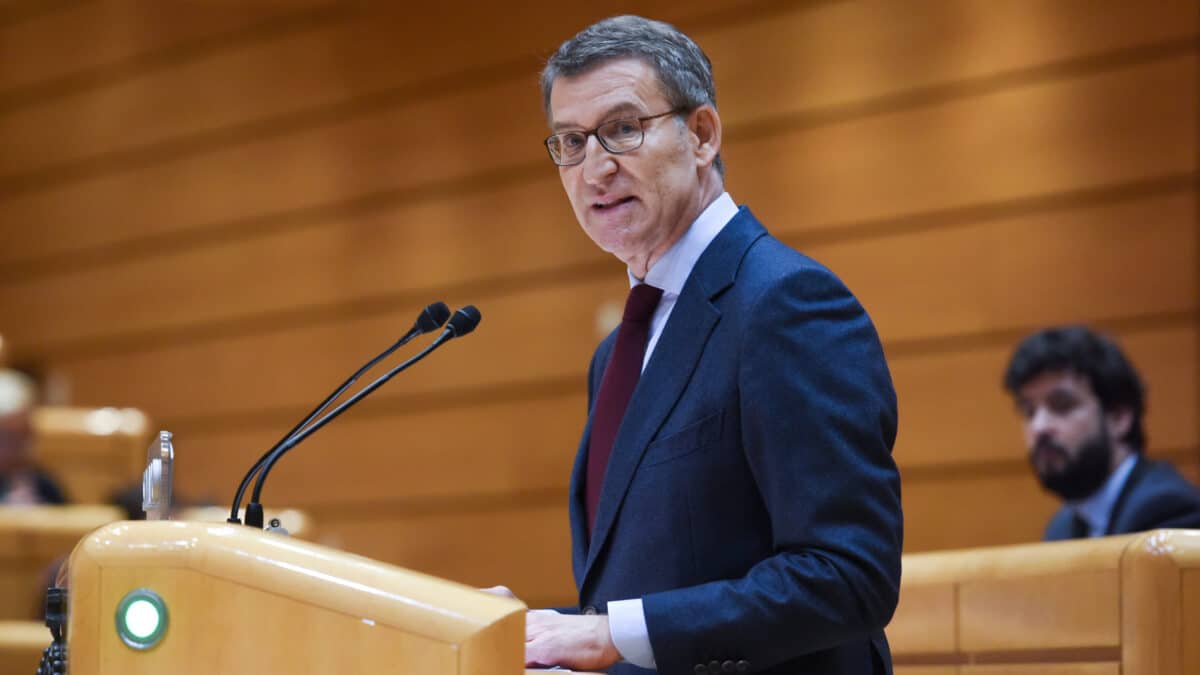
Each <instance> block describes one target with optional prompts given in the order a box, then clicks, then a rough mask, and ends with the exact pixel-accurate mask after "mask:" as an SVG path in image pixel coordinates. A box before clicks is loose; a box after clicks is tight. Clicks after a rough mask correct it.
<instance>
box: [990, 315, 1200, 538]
mask: <svg viewBox="0 0 1200 675" xmlns="http://www.w3.org/2000/svg"><path fill="white" fill-rule="evenodd" d="M1004 386H1005V388H1007V389H1008V391H1009V392H1010V393H1011V394H1012V395H1013V397H1014V398H1015V399H1016V404H1017V410H1018V411H1019V412H1020V414H1021V417H1022V418H1023V425H1024V432H1025V444H1026V446H1027V447H1028V448H1029V462H1030V464H1031V465H1032V466H1033V470H1034V472H1035V473H1036V474H1037V477H1038V480H1040V481H1041V483H1042V485H1043V486H1044V487H1045V488H1046V489H1047V490H1049V491H1051V492H1053V493H1054V494H1056V495H1058V496H1059V497H1061V498H1062V499H1063V501H1064V502H1066V503H1065V504H1064V505H1063V507H1062V508H1061V509H1059V510H1058V512H1057V513H1055V514H1054V517H1053V518H1051V520H1050V524H1049V525H1048V526H1047V527H1046V533H1045V537H1044V538H1045V539H1047V540H1057V539H1072V538H1078V537H1089V536H1090V537H1099V536H1103V535H1107V534H1125V533H1128V532H1141V531H1144V530H1153V529H1156V528H1160V527H1200V488H1197V487H1196V486H1194V485H1192V484H1191V483H1189V482H1188V481H1187V480H1185V479H1184V478H1183V476H1180V475H1179V472H1177V471H1176V470H1175V468H1174V467H1172V466H1171V465H1170V464H1167V463H1166V462H1156V461H1154V460H1151V459H1147V458H1146V457H1145V456H1144V455H1143V451H1144V450H1145V447H1146V437H1145V432H1144V431H1143V430H1142V415H1143V414H1144V412H1145V393H1144V389H1143V387H1142V382H1141V378H1139V377H1138V373H1137V371H1136V370H1134V369H1133V366H1132V365H1130V363H1129V361H1128V360H1127V359H1126V358H1125V355H1124V354H1122V353H1121V350H1120V349H1119V348H1118V347H1117V345H1116V344H1114V343H1113V342H1112V341H1111V340H1109V339H1108V338H1106V337H1104V336H1103V335H1099V334H1097V333H1095V332H1093V331H1091V330H1089V329H1087V328H1085V327H1083V326H1069V327H1063V328H1051V329H1048V330H1044V331H1041V332H1039V333H1036V334H1034V335H1032V336H1030V337H1028V338H1026V339H1025V341H1024V342H1022V343H1021V344H1020V345H1019V346H1018V347H1017V350H1016V352H1015V353H1014V354H1013V357H1012V361H1011V362H1010V363H1009V365H1008V370H1007V372H1006V373H1005V375H1004Z"/></svg>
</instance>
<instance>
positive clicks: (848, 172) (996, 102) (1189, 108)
mask: <svg viewBox="0 0 1200 675" xmlns="http://www.w3.org/2000/svg"><path fill="white" fill-rule="evenodd" d="M1196 76H1197V75H1196V54H1195V51H1194V50H1192V51H1190V52H1188V53H1185V54H1182V55H1178V56H1172V57H1169V58H1165V59H1162V60H1157V61H1153V62H1151V63H1148V64H1138V65H1133V66H1126V67H1121V68H1116V69H1112V70H1107V71H1104V72H1102V73H1098V74H1094V75H1087V76H1083V77H1078V78H1073V79H1068V80H1065V81H1051V82H1037V83H1034V84H1029V85H1024V86H1014V87H1011V88H1006V89H1003V90H1001V91H998V92H995V93H989V94H986V95H980V96H972V97H967V98H961V99H954V100H951V101H949V102H945V103H937V104H933V105H928V106H921V107H918V108H915V109H912V110H902V111H898V112H892V113H885V114H879V115H871V116H866V117H861V118H859V117H851V118H849V119H845V120H842V121H837V122H835V123H831V124H828V125H823V126H819V127H817V128H813V129H807V128H804V127H799V128H785V129H781V130H776V129H774V128H772V127H767V128H765V129H762V130H754V133H751V129H747V130H745V131H743V132H742V134H741V135H739V133H738V129H736V128H734V129H730V130H729V133H728V137H727V148H728V150H727V151H726V152H725V153H724V154H725V159H726V161H727V162H728V164H729V166H730V167H734V168H731V169H730V170H729V184H730V186H731V189H732V190H733V191H734V192H735V193H736V194H737V195H738V199H739V200H742V201H745V202H746V203H749V204H754V205H755V206H756V210H757V211H758V212H759V214H760V215H761V216H764V217H766V219H767V222H772V223H781V224H783V225H784V227H793V225H792V223H795V224H796V225H795V226H796V227H799V226H804V227H807V228H822V229H828V228H835V227H846V226H852V225H857V224H861V223H862V222H863V221H875V220H882V219H895V218H897V217H898V216H905V215H907V216H914V215H916V214H923V215H926V216H932V215H933V214H937V213H939V212H942V211H945V210H950V209H963V208H966V207H968V206H970V205H980V204H996V203H1004V202H1007V201H1011V200H1028V199H1031V198H1035V197H1039V196H1044V195H1047V194H1055V193H1064V192H1075V191H1086V190H1097V189H1111V188H1112V187H1114V186H1117V185H1121V184H1123V183H1127V182H1137V181H1146V180H1151V179H1156V178H1161V177H1163V176H1173V175H1180V174H1190V173H1191V172H1193V171H1194V170H1195V166H1196V153H1195V151H1194V147H1195V143H1196V125H1195V120H1196V115H1197V106H1196V91H1195V89H1194V88H1193V87H1192V84H1193V83H1194V82H1195V80H1196ZM1134 101H1136V104H1134ZM1147 119H1153V120H1154V121H1155V124H1153V125H1150V124H1146V120H1147ZM930 129H936V130H937V133H928V132H929V130H930ZM754 136H760V137H758V138H754ZM743 139H745V142H742V140H743ZM756 166H757V167H764V168H765V167H770V170H768V171H756V172H752V173H749V174H748V175H747V176H746V179H747V180H744V181H743V180H742V177H741V176H739V171H746V169H742V168H741V167H756ZM898 167H904V170H903V171H899V170H898Z"/></svg>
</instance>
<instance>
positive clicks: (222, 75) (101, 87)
mask: <svg viewBox="0 0 1200 675" xmlns="http://www.w3.org/2000/svg"><path fill="white" fill-rule="evenodd" d="M422 7H423V8H422V9H412V8H407V9H404V10H401V9H399V6H398V5H393V4H392V3H373V4H371V3H362V4H358V3H349V2H323V1H322V0H305V1H303V2H282V1H279V2H252V3H210V2H200V1H199V0H195V1H180V2H170V3H164V2H150V1H149V0H145V1H142V2H133V1H131V0H93V1H90V2H87V1H84V2H61V3H59V2H10V3H6V4H3V5H0V332H3V333H4V335H5V336H6V338H7V339H8V340H9V345H10V347H12V349H13V351H14V354H13V355H14V358H18V359H21V360H35V361H39V362H41V363H43V364H45V365H46V366H48V367H50V368H52V369H54V370H55V371H56V372H59V373H61V374H63V375H64V376H65V377H67V378H68V380H69V382H70V384H71V387H72V392H73V400H74V402H76V403H80V404H88V405H90V404H114V405H132V406H139V407H142V408H144V409H145V410H146V411H148V412H149V413H150V414H151V415H153V416H154V418H155V419H156V420H158V422H159V423H160V424H161V425H162V426H164V427H165V428H169V429H171V430H172V431H174V432H175V433H176V441H177V449H178V453H179V458H178V471H179V488H180V490H182V491H184V492H187V493H188V494H192V495H196V496H209V497H212V498H213V499H216V500H219V501H223V502H224V501H228V499H229V498H230V496H231V494H232V490H233V487H234V485H235V483H236V480H237V478H238V477H239V476H240V474H241V472H242V471H243V470H244V469H245V468H246V466H247V465H248V464H249V463H250V462H251V461H252V460H253V458H254V457H256V456H257V455H258V454H259V453H260V452H261V451H262V450H263V449H265V448H266V447H268V446H269V445H270V444H271V443H272V442H274V441H275V440H276V439H277V437H278V436H279V435H281V434H282V433H283V432H284V431H286V430H287V429H288V428H290V426H291V424H292V423H293V422H294V421H295V420H296V419H297V418H298V417H300V416H301V415H302V414H303V413H304V412H305V411H306V410H307V409H308V407H309V406H311V405H312V404H313V403H315V402H316V401H317V400H319V399H320V398H321V397H322V396H323V395H324V394H325V393H326V392H327V391H328V389H329V388H330V387H332V386H334V385H335V384H336V383H337V382H339V381H341V379H342V378H343V377H344V376H345V375H346V374H348V373H349V372H351V371H352V370H354V369H355V368H357V367H358V365H359V364H360V363H361V362H362V361H365V360H366V359H367V358H368V357H369V356H370V355H372V354H373V353H375V352H377V351H378V350H380V349H382V348H383V347H384V346H386V344H387V343H388V342H389V340H391V339H393V338H394V337H395V336H396V335H398V334H399V333H401V332H402V331H403V330H404V329H406V328H407V326H408V325H409V324H410V322H411V320H412V317H413V316H414V314H415V313H416V311H417V310H418V309H419V308H420V307H422V306H423V305H424V304H426V303H427V302H429V301H431V300H435V299H444V300H446V301H447V302H449V303H451V304H452V305H460V304H464V303H467V302H472V303H475V304H477V305H479V307H480V308H481V309H482V310H483V313H484V320H483V323H482V325H481V326H480V329H479V331H478V333H477V334H476V335H472V336H471V337H469V338H467V339H466V340H463V341H462V342H460V343H457V344H451V345H448V346H447V347H446V349H445V350H444V352H443V353H441V354H439V355H437V356H436V357H434V358H433V359H431V360H430V361H428V362H426V363H424V364H422V365H420V366H418V367H417V368H415V369H413V370H412V371H410V372H409V373H407V374H406V375H405V376H402V379H399V380H397V381H395V382H393V383H392V384H391V385H389V386H388V388H386V389H385V390H383V391H381V392H380V393H379V395H377V396H376V397H374V398H373V399H371V400H370V401H368V402H367V403H366V404H365V405H363V406H360V407H359V408H357V409H356V410H354V411H352V412H350V413H348V414H347V415H346V416H345V417H344V418H343V419H341V420H339V421H338V422H337V423H335V424H334V425H332V426H330V427H329V428H328V429H326V430H323V431H322V432H320V433H319V434H318V435H316V436H314V437H313V438H312V440H311V441H310V442H309V443H308V444H307V445H306V446H305V447H303V448H302V449H301V450H299V451H297V452H296V453H294V454H293V455H291V456H289V457H288V458H287V460H285V461H284V462H282V463H281V464H280V465H279V468H278V469H277V470H276V472H275V473H274V474H273V478H272V481H271V483H270V486H269V488H268V490H267V492H266V493H265V494H264V501H266V502H267V503H268V504H271V503H274V504H287V505H293V506H301V507H305V508H308V509H310V510H311V511H312V512H313V513H314V515H315V516H316V518H318V519H319V522H320V524H321V528H322V531H323V532H329V533H331V534H332V535H333V537H334V538H335V540H334V541H335V543H337V544H339V545H341V546H344V547H345V548H347V549H350V550H353V551H356V552H360V553H363V554H366V555H370V556H374V557H378V558H381V559H384V560H387V561H390V562H395V563H398V564H401V565H406V566H411V567H414V568H417V569H420V570H423V571H428V572H432V573H435V574H440V575H443V576H448V577H451V578H455V579H458V580H462V581H465V582H468V583H476V584H483V583H498V582H505V583H509V584H510V585H513V586H514V587H515V588H516V589H517V591H518V592H520V593H522V594H523V595H525V596H526V597H527V598H528V599H529V600H530V601H531V602H534V603H542V602H555V601H569V598H570V596H571V581H570V577H569V571H568V535H567V526H566V515H565V503H566V481H567V475H568V472H569V470H570V465H571V461H572V455H573V453H574V450H575V446H576V442H577V435H578V431H579V428H580V426H581V424H582V422H583V418H584V413H585V409H584V408H585V394H584V390H583V387H584V375H585V372H586V368H587V361H588V357H589V355H590V353H591V349H592V347H593V346H594V343H595V341H596V340H597V338H598V335H597V329H596V317H597V313H598V310H599V309H600V308H601V307H602V306H605V305H608V304H609V303H613V302H620V300H621V298H622V297H623V293H624V290H623V286H624V279H623V276H624V275H623V271H622V268H621V266H620V265H619V263H617V262H616V261H614V260H613V259H611V258H608V257H606V256H605V255H603V254H601V253H599V252H597V251H596V250H595V249H594V247H593V246H592V245H591V243H590V242H589V241H588V240H587V238H586V237H585V236H584V235H582V234H581V233H580V231H579V229H578V227H577V226H576V224H575V222H574V219H573V217H572V215H571V212H570V209H569V207H568V205H567V203H566V200H565V198H564V197H563V195H562V193H561V188H560V187H559V185H558V182H557V176H556V172H555V170H554V169H553V167H552V166H551V165H550V164H549V162H548V160H547V159H546V157H545V154H544V150H543V149H542V148H541V147H540V145H539V141H540V139H541V138H542V137H543V136H544V135H545V133H546V132H545V129H544V124H543V122H542V120H541V118H540V102H539V100H538V93H537V89H536V72H537V69H538V66H539V63H540V61H541V59H544V58H545V56H546V55H547V54H548V53H549V52H550V51H551V50H552V49H553V47H554V46H555V45H556V44H557V43H558V42H559V41H560V40H562V39H563V38H565V37H567V36H569V35H570V34H571V33H572V32H574V31H575V30H577V29H578V28H580V27H582V26H583V25H585V24H586V23H588V22H589V21H591V20H593V19H596V18H599V17H600V16H601V14H600V13H599V12H597V11H596V10H592V9H587V8H586V7H584V6H583V4H582V3H559V2H554V3H552V2H530V3H484V2H477V3H440V4H438V3H426V4H424V5H422ZM606 11H639V12H641V13H645V14H649V15H653V16H656V17H659V18H665V19H668V20H672V21H675V22H677V23H678V24H679V25H680V27H681V28H683V29H684V30H686V31H688V32H690V33H691V34H692V35H693V36H694V37H695V38H697V40H698V41H699V42H700V43H701V45H702V46H703V47H704V48H705V49H706V51H707V52H708V53H709V55H710V56H711V57H712V60H713V61H714V64H715V67H716V71H717V77H718V95H719V102H720V107H721V112H722V117H723V119H724V122H725V125H726V147H725V152H724V155H725V158H726V163H727V165H728V170H729V174H728V176H729V181H728V184H729V189H730V191H731V192H732V193H733V195H734V197H735V199H737V200H738V201H739V202H743V203H747V204H749V205H751V207H752V208H753V209H754V210H755V212H756V213H757V214H758V216H759V217H760V218H761V219H762V220H764V222H766V223H767V224H768V226H769V227H770V228H771V229H772V231H773V232H774V233H775V234H776V235H778V236H780V237H781V238H783V239H784V240H786V241H788V242H789V243H791V244H792V245H794V246H796V247H797V248H799V249H801V250H803V251H805V252H807V253H809V254H811V255H813V256H814V257H816V258H817V259H819V260H821V261H823V262H824V263H826V264H827V265H829V266H830V267H832V268H833V269H834V270H835V271H836V272H838V273H839V274H840V275H841V276H842V277H843V278H844V279H845V280H846V281H847V282H848V284H849V285H850V286H851V288H852V289H854V290H855V291H856V292H857V293H858V294H859V296H860V298H861V299H862V301H863V302H864V304H865V305H866V306H867V308H868V310H869V311H870V312H871V313H872V315H873V316H874V318H875V320H876V322H877V325H878V327H879V330H880V332H881V334H882V337H883V339H884V342H885V345H886V348H887V351H888V355H889V358H890V362H891V366H892V369H893V374H894V376H895V379H896V384H897V387H898V390H899V395H900V406H901V431H900V438H899V441H898V443H897V447H896V457H897V459H898V461H899V463H900V465H901V470H902V473H903V476H904V501H905V509H906V511H905V515H906V529H907V532H906V534H907V538H906V539H907V542H906V543H907V548H908V550H912V551H917V550H925V549H931V548H942V547H958V546H970V545H977V544H991V543H1008V542H1016V541H1027V540H1031V539H1035V538H1036V537H1037V536H1038V533H1039V532H1040V529H1041V527H1042V524H1043V522H1044V520H1045V518H1046V517H1047V515H1048V514H1049V513H1050V511H1051V510H1052V508H1053V506H1054V503H1053V502H1052V501H1051V500H1050V499H1049V498H1047V497H1045V496H1043V495H1042V494H1041V493H1040V492H1039V491H1038V489H1037V487H1036V485H1035V484H1034V483H1033V479H1032V478H1031V477H1030V475H1029V472H1028V470H1027V468H1026V466H1025V463H1024V459H1023V451H1022V448H1021V446H1020V441H1019V437H1018V433H1017V427H1016V421H1015V418H1014V416H1013V414H1012V412H1011V404H1010V403H1009V402H1008V400H1007V399H1006V397H1005V396H1004V394H1003V393H1002V392H1001V391H1000V389H999V385H998V382H999V377H1000V372H1001V370H1002V368H1003V366H1004V363H1005V360H1006V358H1007V356H1008V353H1009V351H1010V350H1011V348H1012V345H1013V344H1014V342H1015V341H1016V340H1017V339H1018V338H1019V337H1020V336H1022V335H1024V334H1025V333H1027V332H1029V331H1030V330H1032V329H1035V328H1037V327H1040V326H1042V325H1045V324H1047V323H1057V322H1068V321H1069V322H1076V321H1084V322H1089V323H1093V324H1095V325H1098V326H1100V327H1102V328H1104V329H1106V330H1109V331H1112V332H1113V333H1115V334H1116V335H1117V336H1118V337H1119V338H1120V339H1121V341H1122V342H1123V343H1124V344H1125V345H1126V346H1127V348H1128V350H1129V351H1130V352H1131V354H1132V357H1133V358H1134V360H1135V361H1136V362H1137V364H1138V365H1139V366H1140V367H1141V368H1142V370H1143V372H1144V374H1145V376H1146V379H1147V380H1148V382H1149V385H1150V392H1151V393H1150V400H1151V412H1150V416H1149V420H1148V424H1149V433H1150V438H1151V445H1152V449H1151V453H1152V454H1153V455H1156V456H1160V457H1167V458H1170V459H1172V460H1175V461H1177V462H1178V463H1180V464H1181V465H1184V466H1186V467H1187V468H1188V469H1189V471H1191V472H1192V474H1191V475H1193V476H1196V468H1197V465H1198V463H1200V461H1198V460H1200V449H1198V448H1200V428H1198V425H1200V421H1198V415H1197V410H1200V357H1198V354H1200V311H1198V305H1200V302H1198V297H1200V272H1198V268H1200V260H1198V257H1200V254H1198V252H1197V249H1198V246H1200V244H1198V240H1200V221H1198V219H1197V211H1196V198H1197V182H1196V179H1197V172H1196V170H1197V166H1196V165H1197V148H1198V141H1197V89H1198V85H1197V82H1198V73H1197V55H1198V52H1200V50H1198V47H1197V35H1198V32H1200V31H1198V27H1197V23H1198V21H1200V19H1198V17H1200V7H1198V3H1197V1H1196V0H1163V1H1161V2H1152V3H1133V2H1127V1H1125V0H1013V1H1012V2H993V1H991V0H971V1H968V0H942V1H937V0H920V1H913V2H901V1H899V0H894V1H887V2H885V1H882V0H878V1H870V0H856V1H844V2H816V1H809V2H805V1H801V0H793V1H792V2H784V1H773V2H768V1H764V2H735V1H734V0H691V1H690V2H681V1H678V0H655V1H653V2H641V3H633V2H617V3H610V6H609V7H607V8H606Z"/></svg>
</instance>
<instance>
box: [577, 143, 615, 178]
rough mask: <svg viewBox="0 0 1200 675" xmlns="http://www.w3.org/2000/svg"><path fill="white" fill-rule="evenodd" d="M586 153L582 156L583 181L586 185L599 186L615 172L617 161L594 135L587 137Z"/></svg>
mask: <svg viewBox="0 0 1200 675" xmlns="http://www.w3.org/2000/svg"><path fill="white" fill-rule="evenodd" d="M587 142H588V145H587V152H586V153H585V154H584V156H583V179H584V180H585V181H586V182H587V183H588V185H600V184H603V183H604V182H605V181H607V180H608V178H609V177H610V176H612V175H613V174H614V173H616V171H617V160H616V158H615V157H614V156H613V154H612V153H611V152H609V151H608V150H606V149H605V148H604V146H603V145H601V144H600V138H599V137H598V136H596V135H595V134H593V135H591V136H588V140H587Z"/></svg>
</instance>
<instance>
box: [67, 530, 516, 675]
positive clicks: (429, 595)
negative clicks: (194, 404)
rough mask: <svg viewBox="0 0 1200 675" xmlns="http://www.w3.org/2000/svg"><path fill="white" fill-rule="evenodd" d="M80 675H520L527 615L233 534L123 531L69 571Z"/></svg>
mask: <svg viewBox="0 0 1200 675" xmlns="http://www.w3.org/2000/svg"><path fill="white" fill-rule="evenodd" d="M68 576H69V585H68V589H69V591H68V592H69V603H70V612H69V618H68V621H67V643H68V645H69V652H70V672H71V675H116V674H120V675H136V674H140V673H144V674H147V675H148V674H151V673H154V674H159V673H171V674H172V675H187V674H190V673H195V674H197V675H200V674H204V675H208V674H210V673H223V674H234V673H247V674H249V673H254V674H258V673H287V674H288V675H302V674H306V673H311V674H313V675H317V674H321V675H326V674H328V673H384V672H387V673H413V674H420V675H441V674H447V675H448V674H451V673H454V674H461V675H510V674H511V675H520V674H523V673H525V669H524V647H525V606H524V605H523V604H521V603H520V602H517V601H514V600H509V599H505V598H500V597H495V596H492V595H488V594H486V593H482V592H480V591H478V590H476V589H474V588H470V587H468V586H463V585H461V584H457V583H453V582H450V581H445V580H442V579H438V578H435V577H431V576H427V575H424V574H420V573H417V572H412V571H409V570H405V569H401V568H399V567H394V566H392V565H386V564H383V563H380V562H376V561H374V560H369V559H367V558H363V557H360V556H356V555H352V554H348V553H344V552H341V551H336V550H333V549H330V548H326V547H323V546H319V545H316V544H312V543H308V542H304V541H299V540H296V539H292V538H289V537H286V536H283V535H277V534H270V533H266V532H262V531H259V530H256V529H253V528H248V527H243V526H239V525H230V524H224V523H222V524H216V523H198V522H187V521H153V522H119V523H113V524H111V525H108V526H106V527H102V528H100V529H99V530H96V531H95V532H93V533H92V534H90V535H88V536H86V537H85V538H84V539H83V540H81V541H80V543H79V545H78V546H76V548H75V551H74V553H72V555H71V558H70V562H69V570H68Z"/></svg>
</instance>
